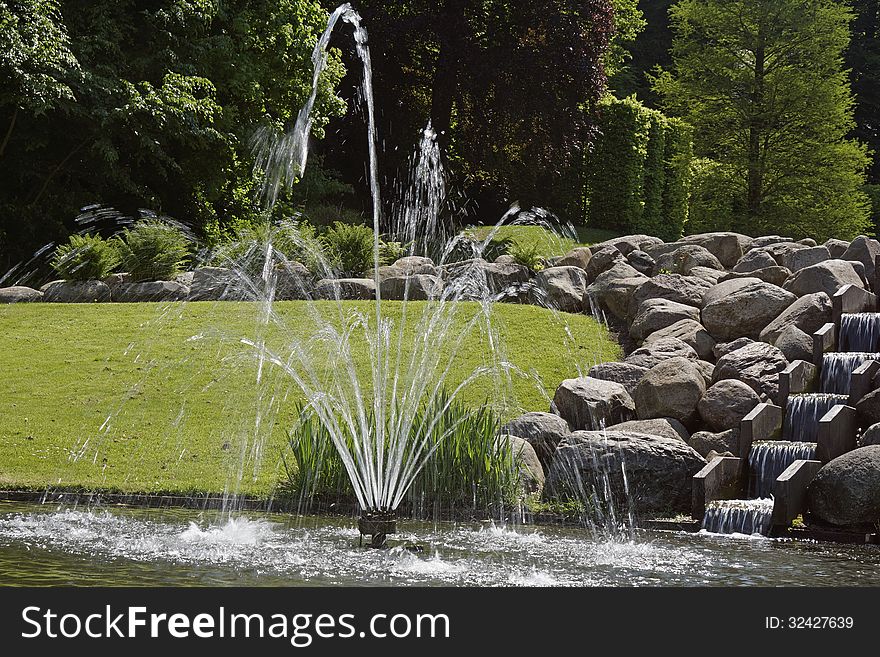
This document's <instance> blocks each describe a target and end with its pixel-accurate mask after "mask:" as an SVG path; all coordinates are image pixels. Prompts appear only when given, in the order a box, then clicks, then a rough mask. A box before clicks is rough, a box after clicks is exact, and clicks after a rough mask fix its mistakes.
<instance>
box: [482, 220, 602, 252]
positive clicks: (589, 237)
mask: <svg viewBox="0 0 880 657" xmlns="http://www.w3.org/2000/svg"><path fill="white" fill-rule="evenodd" d="M492 228H493V227H492V226H480V227H477V228H472V229H470V230H471V232H472V234H473V235H474V236H475V237H476V238H477V239H486V237H487V236H488V235H489V233H490V231H491V230H492ZM575 231H576V232H577V239H573V238H571V237H564V236H562V235H559V234H557V233H554V232H552V231H549V230H547V229H546V228H543V227H542V226H517V225H514V226H501V227H500V228H499V229H498V232H497V233H496V234H495V239H496V240H503V239H509V240H511V241H512V242H514V243H516V244H518V245H519V246H520V247H523V248H528V249H531V248H534V249H535V250H536V252H537V253H538V255H541V256H543V257H545V258H549V257H552V256H561V255H565V254H566V253H568V252H569V251H571V250H572V249H573V248H574V247H576V246H589V245H590V244H596V243H598V242H604V241H605V240H608V239H611V238H612V237H618V236H619V234H618V233H616V232H614V231H610V230H604V229H602V228H587V227H585V226H578V227H576V228H575Z"/></svg>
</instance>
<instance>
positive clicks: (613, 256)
mask: <svg viewBox="0 0 880 657" xmlns="http://www.w3.org/2000/svg"><path fill="white" fill-rule="evenodd" d="M625 262H626V257H624V255H623V254H622V253H621V252H620V251H618V250H617V248H616V247H614V246H606V247H604V248H602V249H599V250H597V251H592V255H591V256H590V260H589V262H587V267H586V269H585V271H586V272H587V280H588V281H589V282H590V283H592V282H593V281H595V280H596V279H597V278H599V276H600V275H601V274H602V273H603V272H606V271H608V270H609V269H611V268H612V267H613V266H614V265H616V264H620V263H625Z"/></svg>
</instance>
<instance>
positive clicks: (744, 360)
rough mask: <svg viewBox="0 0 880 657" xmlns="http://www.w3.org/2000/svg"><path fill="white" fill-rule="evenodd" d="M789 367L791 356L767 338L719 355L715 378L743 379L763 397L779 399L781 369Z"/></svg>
mask: <svg viewBox="0 0 880 657" xmlns="http://www.w3.org/2000/svg"><path fill="white" fill-rule="evenodd" d="M786 367H788V360H787V359H786V358H785V354H783V353H782V352H781V351H780V350H779V349H777V348H776V347H774V346H772V345H769V344H766V343H764V342H752V343H749V344H747V345H745V346H744V347H741V348H739V349H737V350H735V351H731V352H730V353H727V354H725V355H723V356H722V357H721V358H719V359H718V362H717V363H716V364H715V373H714V375H713V376H712V381H713V383H717V382H718V381H723V380H724V379H736V380H737V381H742V382H743V383H745V384H746V385H747V386H749V387H750V388H751V389H752V390H754V391H755V392H756V393H758V396H759V397H760V398H761V400H762V401H769V402H772V403H776V400H777V398H778V396H779V373H780V372H782V370H784V369H785V368H786Z"/></svg>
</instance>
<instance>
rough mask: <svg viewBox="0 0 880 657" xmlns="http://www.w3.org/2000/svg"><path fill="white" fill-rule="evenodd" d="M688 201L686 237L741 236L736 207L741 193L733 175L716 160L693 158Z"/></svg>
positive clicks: (738, 214) (740, 210)
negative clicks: (718, 232)
mask: <svg viewBox="0 0 880 657" xmlns="http://www.w3.org/2000/svg"><path fill="white" fill-rule="evenodd" d="M691 180H692V182H691V198H690V211H689V215H688V223H687V228H688V233H691V234H696V233H705V232H711V231H713V230H725V231H735V232H743V231H745V230H746V229H747V227H746V226H743V225H741V224H742V221H741V220H740V218H741V217H742V216H743V214H742V208H738V207H737V200H738V198H740V196H741V193H740V190H738V189H737V188H738V186H739V185H740V181H739V180H738V179H737V177H736V171H734V170H733V169H732V168H731V167H729V166H725V165H724V164H721V163H720V162H716V161H715V160H710V159H708V158H696V159H694V161H693V163H692V166H691Z"/></svg>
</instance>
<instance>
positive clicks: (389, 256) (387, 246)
mask: <svg viewBox="0 0 880 657" xmlns="http://www.w3.org/2000/svg"><path fill="white" fill-rule="evenodd" d="M409 247H410V245H409V244H404V243H403V242H385V241H384V240H383V241H382V242H380V243H379V264H380V265H393V264H394V263H395V262H397V261H398V260H400V259H401V258H403V257H404V256H406V255H408V253H409Z"/></svg>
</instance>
